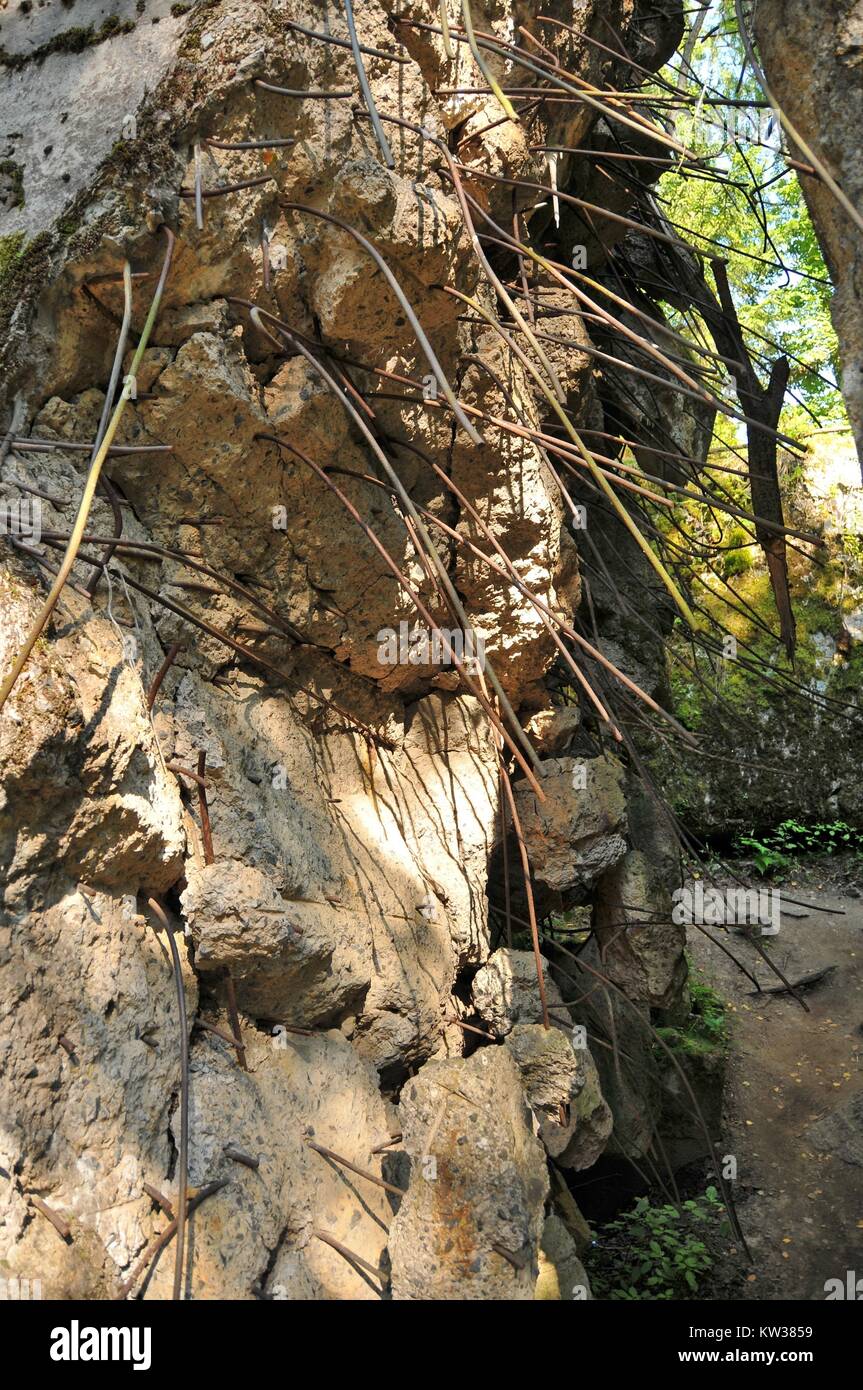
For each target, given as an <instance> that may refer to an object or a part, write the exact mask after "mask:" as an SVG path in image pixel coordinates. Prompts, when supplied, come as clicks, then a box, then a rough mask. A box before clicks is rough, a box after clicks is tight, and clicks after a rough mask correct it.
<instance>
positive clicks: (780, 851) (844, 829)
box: [735, 820, 863, 876]
mask: <svg viewBox="0 0 863 1390" xmlns="http://www.w3.org/2000/svg"><path fill="white" fill-rule="evenodd" d="M735 848H736V849H737V850H739V851H740V852H742V853H744V854H748V855H749V856H750V857H751V859H752V861H753V863H754V864H755V868H756V869H757V871H758V873H760V874H761V875H763V876H766V875H767V874H771V873H775V872H776V871H777V870H785V869H788V868H789V867H790V865H791V860H792V858H793V857H794V856H795V855H800V854H839V853H841V852H847V851H851V852H853V853H855V854H859V855H863V833H861V831H859V830H857V829H856V828H855V827H854V826H852V825H849V824H848V823H847V821H844V820H836V821H815V822H814V824H812V825H806V824H804V823H803V822H802V821H798V820H785V821H783V822H782V824H781V825H778V826H777V827H776V829H775V830H771V831H770V832H769V834H767V835H764V836H763V837H762V838H761V839H758V838H757V837H756V836H755V834H754V833H753V834H749V835H740V836H738V838H737V840H736V841H735Z"/></svg>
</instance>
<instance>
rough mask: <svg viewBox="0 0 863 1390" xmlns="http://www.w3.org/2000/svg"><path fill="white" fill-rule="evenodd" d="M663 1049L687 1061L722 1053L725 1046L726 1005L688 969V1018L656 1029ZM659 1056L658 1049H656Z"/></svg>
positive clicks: (726, 1041) (726, 1028)
mask: <svg viewBox="0 0 863 1390" xmlns="http://www.w3.org/2000/svg"><path fill="white" fill-rule="evenodd" d="M656 1031H657V1033H658V1034H659V1037H660V1038H662V1041H663V1042H664V1043H665V1045H666V1047H670V1048H672V1049H673V1051H675V1052H679V1053H682V1054H684V1055H685V1056H687V1057H705V1056H707V1055H709V1054H711V1053H717V1052H724V1051H725V1049H726V1047H727V1046H728V1024H727V1021H726V1017H725V1004H724V1002H723V1000H722V999H720V997H719V995H718V994H717V993H716V991H715V990H714V989H713V988H712V987H711V986H710V985H709V984H708V983H707V981H706V980H705V979H703V977H702V976H701V975H699V974H698V973H697V972H696V971H695V970H693V969H692V967H691V966H690V972H689V1014H688V1016H687V1018H686V1020H685V1022H684V1023H683V1024H682V1025H681V1026H675V1027H661V1028H657V1030H656ZM657 1052H661V1049H657Z"/></svg>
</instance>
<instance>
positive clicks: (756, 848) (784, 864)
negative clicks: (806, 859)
mask: <svg viewBox="0 0 863 1390" xmlns="http://www.w3.org/2000/svg"><path fill="white" fill-rule="evenodd" d="M736 848H737V849H738V850H740V851H741V853H743V854H748V855H749V856H750V858H751V859H752V862H753V864H754V865H755V869H756V872H757V873H759V874H761V877H762V878H766V877H767V876H768V875H769V874H773V873H775V872H776V871H777V869H783V870H784V869H787V868H788V866H789V862H790V861H789V859H788V856H787V854H781V853H780V852H779V850H775V849H772V848H771V847H770V845H769V844H765V843H764V841H762V840H757V839H756V838H755V836H754V835H740V836H738V839H737V841H736Z"/></svg>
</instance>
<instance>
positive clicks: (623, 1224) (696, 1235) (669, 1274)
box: [587, 1187, 723, 1302]
mask: <svg viewBox="0 0 863 1390" xmlns="http://www.w3.org/2000/svg"><path fill="white" fill-rule="evenodd" d="M722 1215H723V1207H722V1203H721V1202H720V1200H719V1197H718V1194H717V1191H716V1188H715V1187H708V1189H707V1191H706V1192H705V1194H704V1196H703V1197H698V1198H697V1199H695V1200H692V1201H687V1202H683V1203H682V1204H681V1205H680V1206H679V1207H676V1206H670V1205H669V1206H654V1205H653V1204H652V1203H651V1202H650V1200H649V1198H647V1197H641V1198H639V1200H638V1201H637V1202H636V1204H635V1206H634V1207H633V1208H632V1210H631V1211H628V1212H624V1213H623V1215H622V1216H620V1217H618V1218H617V1220H615V1221H609V1222H607V1223H606V1224H605V1225H604V1226H601V1227H598V1228H597V1230H596V1238H595V1242H594V1246H593V1249H592V1250H591V1252H590V1254H589V1256H588V1257H587V1259H588V1272H589V1274H590V1281H591V1286H592V1288H593V1292H594V1295H595V1296H596V1297H597V1298H605V1299H610V1300H612V1301H615V1302H621V1301H626V1302H633V1301H641V1300H645V1301H653V1300H665V1299H684V1300H691V1299H694V1298H697V1297H698V1296H699V1294H700V1293H701V1292H702V1291H703V1289H704V1285H705V1281H706V1277H707V1276H708V1275H709V1274H710V1271H711V1269H712V1267H713V1264H714V1255H713V1252H712V1250H711V1248H710V1243H709V1242H710V1239H711V1237H715V1236H716V1235H717V1234H718V1233H719V1231H720V1228H721V1224H722Z"/></svg>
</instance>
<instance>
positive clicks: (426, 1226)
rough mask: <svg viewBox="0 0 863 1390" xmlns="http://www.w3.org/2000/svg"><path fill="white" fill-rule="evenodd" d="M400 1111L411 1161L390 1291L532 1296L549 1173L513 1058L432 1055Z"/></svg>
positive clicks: (487, 1053)
mask: <svg viewBox="0 0 863 1390" xmlns="http://www.w3.org/2000/svg"><path fill="white" fill-rule="evenodd" d="M399 1115H400V1118H401V1123H402V1127H403V1131H404V1136H405V1137H404V1144H405V1149H406V1150H407V1152H408V1153H409V1154H410V1156H411V1158H412V1160H413V1163H412V1168H411V1178H410V1186H409V1188H408V1192H407V1196H406V1197H405V1198H404V1200H403V1202H402V1205H401V1207H400V1209H399V1211H398V1214H397V1215H396V1217H395V1219H394V1221H393V1224H392V1227H391V1229H390V1244H389V1249H390V1257H391V1259H392V1286H393V1296H394V1298H397V1299H411V1300H416V1299H422V1300H425V1299H470V1300H488V1299H514V1300H524V1299H530V1298H533V1293H534V1287H535V1284H536V1278H537V1274H538V1266H537V1260H536V1250H537V1246H538V1243H539V1236H540V1232H541V1229H542V1210H543V1203H544V1201H545V1196H546V1193H547V1191H548V1176H547V1173H546V1167H545V1159H544V1156H543V1150H542V1146H541V1145H540V1144H539V1142H538V1141H537V1140H536V1139H535V1138H534V1136H533V1133H532V1130H531V1124H530V1112H529V1110H528V1109H527V1106H526V1105H525V1102H524V1098H523V1095H522V1087H521V1080H520V1077H519V1072H518V1068H517V1067H516V1065H515V1063H514V1062H513V1060H512V1058H511V1057H510V1056H509V1055H508V1054H507V1052H506V1051H505V1050H504V1049H503V1048H483V1049H482V1050H481V1051H479V1052H477V1053H474V1055H473V1056H472V1057H468V1058H461V1059H458V1058H454V1059H451V1060H449V1061H446V1062H430V1063H429V1064H428V1066H426V1067H425V1068H423V1070H422V1072H421V1073H420V1075H419V1076H418V1077H417V1078H416V1079H415V1080H414V1081H411V1082H409V1084H408V1086H407V1087H406V1088H405V1091H404V1092H403V1094H402V1101H401V1105H400V1106H399ZM501 1251H506V1252H507V1254H506V1255H505V1254H502V1253H500V1252H501ZM507 1255H508V1256H509V1258H507Z"/></svg>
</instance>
